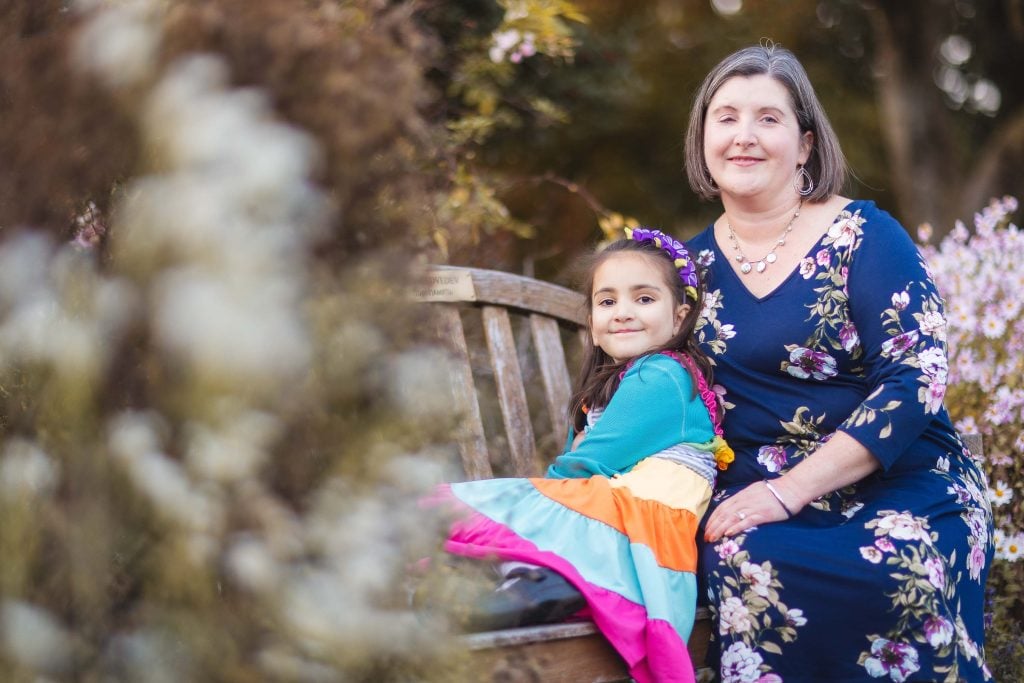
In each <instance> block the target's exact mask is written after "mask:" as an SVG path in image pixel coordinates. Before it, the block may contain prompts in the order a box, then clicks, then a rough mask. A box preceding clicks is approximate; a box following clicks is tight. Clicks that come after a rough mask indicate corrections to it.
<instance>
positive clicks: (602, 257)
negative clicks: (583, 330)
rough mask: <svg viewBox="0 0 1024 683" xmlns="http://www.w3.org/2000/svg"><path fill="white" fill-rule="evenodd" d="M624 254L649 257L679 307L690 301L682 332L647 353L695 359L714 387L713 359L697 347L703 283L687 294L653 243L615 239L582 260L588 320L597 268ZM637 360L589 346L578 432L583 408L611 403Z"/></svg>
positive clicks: (576, 403) (575, 414)
mask: <svg viewBox="0 0 1024 683" xmlns="http://www.w3.org/2000/svg"><path fill="white" fill-rule="evenodd" d="M624 253H635V254H642V255H643V256H645V257H647V258H648V259H649V260H650V262H651V263H652V264H655V265H656V267H657V268H658V269H659V270H660V271H661V273H662V277H663V279H664V281H665V283H666V284H667V285H668V288H669V291H670V292H671V293H672V298H673V301H674V303H675V305H677V306H678V305H679V304H683V303H688V304H690V311H689V313H687V315H686V318H684V319H683V324H682V325H681V326H680V328H679V332H677V333H676V335H675V336H674V337H672V338H671V339H669V340H668V342H667V343H666V344H665V345H664V346H662V347H661V348H657V349H652V350H651V351H649V352H648V353H646V354H644V355H653V354H657V353H661V352H662V351H677V352H679V353H682V354H685V355H687V356H689V357H690V358H692V359H693V362H694V365H695V366H696V368H697V370H698V372H700V373H701V375H703V377H704V380H705V381H706V382H707V385H708V386H711V384H712V371H711V360H710V359H709V358H708V357H707V355H705V353H704V352H703V351H702V350H701V349H700V347H699V346H697V339H696V335H695V334H694V329H695V327H696V325H697V319H698V318H699V317H700V310H701V306H702V302H703V301H704V283H703V282H700V281H698V283H697V287H696V290H697V296H696V297H693V296H688V295H687V294H686V289H685V284H684V283H683V281H682V279H680V277H679V273H678V271H677V270H676V267H675V265H674V264H673V263H672V259H671V257H670V256H669V255H668V254H667V253H665V252H664V251H662V250H661V248H659V247H658V246H656V245H655V244H654V243H653V242H635V241H633V240H629V239H621V240H618V241H616V242H612V243H611V244H609V245H608V246H607V247H605V248H604V249H603V250H601V251H600V252H598V253H596V254H594V255H592V256H590V257H588V258H586V259H585V260H584V261H583V263H582V264H581V269H582V271H583V273H584V275H583V278H582V282H581V286H580V291H581V292H582V293H583V295H584V296H585V297H586V300H587V304H586V305H587V320H588V321H590V320H591V314H592V312H593V307H594V297H593V294H594V274H595V273H596V272H597V269H598V268H599V267H600V266H601V264H603V263H604V262H605V261H607V260H608V259H609V258H612V257H614V256H616V255H619V254H624ZM634 360H636V359H635V358H634V359H627V360H623V361H619V362H616V361H615V360H614V359H612V358H611V356H609V355H608V354H607V353H605V352H604V349H602V348H601V347H600V346H597V345H595V344H593V343H591V344H590V345H588V346H587V348H586V351H585V353H584V356H583V369H582V371H581V372H580V377H579V381H578V382H577V384H576V391H575V393H574V394H573V397H572V401H571V402H570V404H569V405H570V408H569V410H570V419H571V420H572V425H573V428H574V429H575V430H576V432H577V433H579V432H580V431H582V429H583V427H584V426H585V425H586V423H587V416H586V413H585V412H584V407H593V406H606V405H608V402H609V401H610V400H611V398H612V394H614V393H615V390H616V389H618V388H619V381H620V375H621V374H622V372H623V371H624V370H625V369H626V366H627V365H628V364H629V363H630V362H632V361H634ZM686 370H687V372H690V369H689V368H687V369H686ZM691 375H692V373H691ZM691 379H692V380H693V389H694V394H696V391H697V386H698V379H697V377H691ZM716 417H717V416H714V415H712V419H716Z"/></svg>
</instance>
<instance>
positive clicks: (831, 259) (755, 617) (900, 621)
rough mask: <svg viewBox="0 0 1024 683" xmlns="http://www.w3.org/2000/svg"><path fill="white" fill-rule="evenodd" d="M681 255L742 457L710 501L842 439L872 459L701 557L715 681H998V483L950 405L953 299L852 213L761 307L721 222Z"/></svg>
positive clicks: (872, 216)
mask: <svg viewBox="0 0 1024 683" xmlns="http://www.w3.org/2000/svg"><path fill="white" fill-rule="evenodd" d="M689 246H690V248H691V250H692V251H693V253H695V254H698V261H699V263H700V264H701V265H702V266H703V267H704V268H705V277H706V281H707V291H708V294H707V297H706V299H705V305H704V310H703V313H702V319H701V322H700V323H699V325H700V327H699V332H698V334H699V338H700V341H701V344H702V345H703V347H704V349H705V350H706V351H707V353H708V354H709V355H710V356H711V358H712V359H713V360H714V362H715V382H716V385H719V386H718V387H717V389H718V390H719V391H720V393H722V398H723V400H724V401H725V404H726V409H727V412H726V415H725V420H724V425H723V426H724V429H725V438H726V440H727V441H728V442H729V444H730V445H731V446H732V448H733V449H734V450H735V452H736V461H735V462H734V463H733V464H732V466H731V467H730V468H729V469H728V470H727V471H726V472H723V473H722V474H721V475H720V477H719V482H718V491H717V493H716V495H715V501H713V502H712V505H715V504H716V503H720V502H721V501H722V500H725V499H726V498H728V497H729V496H730V495H732V494H733V493H735V492H736V491H737V490H739V489H741V488H743V487H745V486H747V485H748V484H750V483H751V482H756V481H759V480H762V479H766V478H772V477H777V476H780V475H781V474H783V473H785V472H786V471H787V470H788V469H790V468H792V467H793V466H795V465H796V464H797V463H799V462H800V461H801V460H802V459H804V458H805V457H807V456H808V455H809V454H810V453H812V452H814V450H815V449H816V448H818V446H820V445H821V444H823V443H825V442H826V441H828V439H829V438H830V437H831V436H832V434H834V433H835V432H836V431H837V430H842V431H844V432H846V433H847V434H849V435H850V436H852V437H853V438H854V439H856V440H857V441H858V442H860V443H861V444H863V445H864V446H865V447H867V448H868V449H869V450H870V451H871V453H872V454H873V455H874V456H875V457H876V458H877V459H878V460H879V462H880V463H881V469H880V470H878V471H876V472H875V473H874V474H872V475H870V476H868V477H867V478H866V479H864V480H862V481H860V482H858V483H857V484H855V485H852V486H849V487H846V488H844V489H841V490H839V491H835V492H834V493H831V494H828V495H826V496H823V497H822V498H820V499H818V500H817V501H814V502H813V503H811V504H810V505H808V506H807V507H806V508H805V509H804V510H802V511H801V512H800V513H799V514H797V515H796V516H795V517H794V518H793V519H791V520H787V521H785V522H778V523H774V524H765V525H762V526H760V527H755V528H752V529H750V530H748V531H747V532H745V533H743V534H741V535H738V536H734V537H732V538H723V539H722V540H720V541H719V542H717V543H708V544H705V545H704V547H703V549H702V552H701V562H702V568H701V575H702V580H703V581H704V583H705V589H706V593H707V599H708V602H709V606H710V608H711V610H712V612H713V614H714V616H715V618H716V622H717V625H718V628H717V633H716V637H715V639H714V642H713V644H712V650H713V653H712V654H713V656H714V655H715V654H716V653H717V657H718V658H719V660H720V671H721V680H722V681H723V682H724V683H733V682H737V681H760V682H762V683H777V682H778V681H785V682H786V683H793V682H797V681H800V682H807V683H810V682H812V681H813V682H816V683H818V682H821V681H830V682H833V681H872V680H876V679H882V680H892V681H983V680H988V679H990V678H991V677H990V675H989V673H988V669H987V668H986V666H985V660H984V650H983V647H982V643H983V640H984V636H983V594H984V584H985V578H986V576H987V573H988V566H989V563H990V561H991V558H992V540H991V536H992V515H991V509H990V507H989V503H988V499H987V495H986V493H987V487H986V483H985V481H984V475H983V473H982V472H981V470H980V468H979V466H978V465H977V463H975V461H974V460H973V459H972V458H971V456H970V454H969V453H968V452H967V451H966V449H965V448H964V447H963V445H962V444H961V442H960V440H959V438H958V437H957V435H956V433H955V431H954V430H953V427H952V425H951V423H950V420H949V416H948V415H947V413H946V410H945V408H944V407H943V404H942V399H943V396H944V394H945V390H946V377H947V367H948V366H947V362H946V350H945V319H944V316H943V304H942V301H941V299H940V298H939V296H938V294H937V293H936V290H935V287H934V285H933V283H932V281H931V278H930V276H929V273H928V268H927V265H926V264H925V263H924V261H923V260H922V258H921V256H920V254H919V252H918V250H917V248H916V247H915V246H914V244H913V242H911V240H910V238H909V236H908V235H907V233H906V232H905V231H904V230H903V228H902V227H901V226H900V225H899V223H897V222H896V221H895V220H894V219H893V218H892V217H891V216H890V215H889V214H887V213H886V212H884V211H882V210H880V209H878V208H877V207H876V206H875V205H874V203H873V202H866V201H855V202H851V203H850V204H849V205H848V206H847V207H846V208H845V209H844V210H843V211H842V212H841V213H840V214H839V215H838V216H837V217H836V218H835V220H834V222H833V223H832V225H831V226H830V227H829V230H828V232H827V233H826V234H825V235H824V236H823V237H822V238H821V240H820V241H819V242H818V243H817V244H815V246H814V247H813V248H812V249H811V251H810V252H809V253H808V254H807V256H806V257H805V258H804V259H803V261H802V262H801V263H800V265H799V267H798V268H796V269H795V270H794V272H793V273H791V274H790V276H789V278H788V279H786V280H785V281H784V282H783V283H782V284H781V285H780V286H779V287H778V288H776V289H775V290H774V291H773V292H771V293H769V294H768V295H766V296H764V297H762V298H757V297H755V296H754V295H753V294H751V293H750V291H749V290H747V289H746V287H745V286H744V284H743V282H742V281H741V279H740V276H739V275H738V274H737V273H736V272H735V271H733V269H732V268H731V267H730V265H729V263H728V262H727V260H726V259H727V258H728V257H727V256H726V255H725V254H724V253H723V251H722V249H721V248H720V246H719V245H718V244H717V243H716V241H715V238H714V235H713V233H712V231H711V228H708V229H707V230H705V231H704V232H702V233H701V234H700V235H698V236H697V237H695V238H694V239H693V240H691V242H690V245H689ZM723 388H724V389H723Z"/></svg>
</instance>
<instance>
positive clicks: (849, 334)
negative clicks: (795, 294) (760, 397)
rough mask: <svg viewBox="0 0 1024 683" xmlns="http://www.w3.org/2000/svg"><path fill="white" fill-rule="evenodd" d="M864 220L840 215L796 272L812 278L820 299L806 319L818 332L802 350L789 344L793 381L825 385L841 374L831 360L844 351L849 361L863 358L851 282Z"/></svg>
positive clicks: (856, 214)
mask: <svg viewBox="0 0 1024 683" xmlns="http://www.w3.org/2000/svg"><path fill="white" fill-rule="evenodd" d="M863 224H864V218H863V217H861V215H860V212H859V211H857V212H853V213H851V212H850V211H845V210H844V211H842V212H841V213H840V214H839V215H838V216H837V217H836V220H835V221H834V222H833V223H832V225H831V226H830V227H829V229H828V232H827V233H826V234H825V236H824V237H823V238H822V240H821V245H822V248H821V249H819V250H818V251H817V252H816V253H815V254H814V256H813V257H811V256H808V257H807V258H805V259H804V260H803V261H801V262H800V265H799V266H798V272H799V273H800V275H801V276H802V277H803V278H804V279H805V280H810V279H812V278H813V279H814V281H815V282H816V283H818V286H817V287H815V289H814V292H815V294H816V295H817V296H816V297H815V300H814V302H813V303H812V304H810V305H809V306H808V309H809V311H810V312H809V315H808V317H807V320H808V321H809V322H814V324H815V326H814V331H813V333H812V334H811V336H810V337H809V338H808V339H807V341H805V342H804V344H803V345H797V344H790V345H787V346H786V347H785V348H786V351H788V352H789V357H788V358H787V359H786V360H784V361H783V362H782V368H781V369H782V370H783V371H785V372H787V373H789V374H790V375H792V376H793V377H798V378H800V379H810V380H813V381H817V382H821V381H825V380H827V379H830V378H832V377H835V376H836V374H837V361H836V358H835V356H834V355H833V354H834V353H835V352H838V351H843V352H845V353H847V354H849V356H850V358H851V359H853V360H856V359H858V358H860V356H861V355H862V353H863V351H862V349H861V343H860V335H859V334H858V332H857V328H856V327H855V326H854V324H853V322H852V321H851V320H850V313H849V306H848V303H849V292H848V291H847V286H846V282H847V278H848V277H849V272H850V261H851V259H852V258H853V253H854V252H855V251H856V250H857V247H858V246H860V242H861V239H862V237H863V235H864V230H863V229H862V227H861V226H862V225H863Z"/></svg>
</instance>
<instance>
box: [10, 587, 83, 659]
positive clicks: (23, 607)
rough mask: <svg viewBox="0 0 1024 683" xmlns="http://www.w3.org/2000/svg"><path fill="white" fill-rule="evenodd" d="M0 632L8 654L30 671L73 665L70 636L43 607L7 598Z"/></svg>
mask: <svg viewBox="0 0 1024 683" xmlns="http://www.w3.org/2000/svg"><path fill="white" fill-rule="evenodd" d="M0 634H2V637H3V644H4V649H5V650H6V651H7V654H8V655H9V656H10V657H12V658H13V659H14V660H15V661H17V662H18V663H19V664H21V665H22V666H24V667H26V668H27V669H28V670H29V671H35V672H37V673H46V674H57V673H62V672H64V671H65V670H66V669H67V668H68V667H69V666H70V664H71V658H72V654H73V652H72V639H71V636H69V635H68V633H67V632H66V631H65V629H64V627H63V626H62V625H61V624H60V622H59V621H58V620H57V619H56V618H55V617H54V616H53V615H52V614H50V613H49V612H47V611H46V610H44V609H42V608H40V607H36V606H34V605H30V604H28V603H26V602H22V601H19V600H7V601H5V602H4V603H3V606H2V607H0Z"/></svg>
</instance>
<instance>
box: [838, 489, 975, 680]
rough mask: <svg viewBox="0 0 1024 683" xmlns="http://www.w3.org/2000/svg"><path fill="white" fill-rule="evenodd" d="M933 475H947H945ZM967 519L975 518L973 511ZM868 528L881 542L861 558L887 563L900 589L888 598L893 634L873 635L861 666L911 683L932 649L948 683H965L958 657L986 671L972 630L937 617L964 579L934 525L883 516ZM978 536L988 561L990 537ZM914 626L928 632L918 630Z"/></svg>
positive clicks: (937, 670)
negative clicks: (926, 652) (956, 572)
mask: <svg viewBox="0 0 1024 683" xmlns="http://www.w3.org/2000/svg"><path fill="white" fill-rule="evenodd" d="M933 473H935V474H939V475H944V473H943V472H941V471H933ZM981 512H982V514H984V511H983V510H982V511H981ZM964 516H965V517H967V518H970V517H972V516H973V514H972V512H971V508H967V512H966V513H965V515H964ZM965 521H966V520H965ZM967 525H968V527H969V528H970V527H971V526H972V523H971V522H970V521H967ZM864 527H865V528H866V529H869V530H874V534H875V537H876V538H875V543H874V544H873V545H870V546H862V547H861V548H860V549H859V552H860V555H861V557H862V558H863V559H865V560H867V561H868V562H870V563H872V564H878V563H879V562H882V561H884V562H885V564H886V565H887V566H889V567H891V568H892V569H893V571H891V572H890V574H889V575H890V576H891V577H892V578H893V579H894V580H895V582H896V588H895V590H893V591H891V592H889V593H887V594H886V595H888V596H889V597H890V598H891V600H892V609H893V612H894V613H895V614H896V615H897V616H898V620H897V623H896V625H895V626H894V627H893V629H892V630H891V631H890V632H888V633H885V634H879V633H874V634H868V635H867V637H866V639H867V641H868V645H867V648H866V649H865V650H864V651H862V652H861V654H860V657H859V659H858V663H859V664H860V665H861V666H863V667H864V668H865V670H866V671H867V672H868V674H870V675H871V676H873V677H875V678H884V677H888V678H889V679H891V680H893V681H905V680H906V679H907V678H908V677H910V676H911V675H912V674H914V673H915V672H916V671H918V670H919V669H920V665H919V663H918V662H919V657H920V655H919V650H920V648H923V647H929V648H932V649H933V650H934V654H933V660H934V662H935V663H934V664H933V665H932V668H931V670H930V673H933V674H934V675H936V676H939V677H940V678H937V679H936V680H941V681H943V682H944V683H955V682H956V681H958V680H960V672H959V670H958V664H957V662H958V657H964V658H966V659H967V660H974V661H976V662H977V663H978V664H979V666H982V665H983V664H984V661H983V660H982V658H981V656H980V651H979V649H978V646H977V644H976V643H975V642H974V641H973V640H972V639H971V638H970V636H969V635H968V634H967V630H966V628H964V627H963V625H962V624H959V625H958V624H956V623H952V622H950V621H949V620H948V619H946V618H944V617H941V616H936V615H940V614H943V613H944V612H945V610H944V609H942V606H943V605H944V604H948V603H949V602H950V601H952V600H955V599H956V596H957V584H958V582H960V581H961V580H963V577H961V576H959V575H957V576H951V575H950V572H949V567H950V564H951V563H952V562H954V561H955V560H954V559H951V558H947V557H944V556H943V555H942V553H941V552H940V551H939V549H938V548H937V547H936V542H937V541H938V534H936V533H935V532H933V531H931V529H930V528H929V523H928V520H927V519H926V518H925V517H919V516H917V515H914V514H912V513H911V512H908V511H896V510H880V511H879V512H878V513H877V515H876V516H875V517H874V519H872V520H870V521H869V522H867V523H866V524H865V525H864ZM978 531H980V532H981V536H982V537H983V540H980V541H979V544H980V546H981V547H980V552H981V556H982V558H984V544H985V543H987V542H988V534H987V531H986V530H985V527H981V528H979V529H978ZM880 541H883V542H884V543H880ZM972 552H973V549H972ZM958 620H959V619H958ZM914 624H921V625H922V626H921V627H920V628H919V629H915V628H913V625H914ZM954 634H955V635H956V637H954ZM911 638H912V639H913V642H910V639H911Z"/></svg>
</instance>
